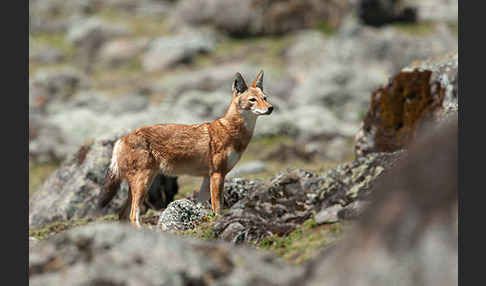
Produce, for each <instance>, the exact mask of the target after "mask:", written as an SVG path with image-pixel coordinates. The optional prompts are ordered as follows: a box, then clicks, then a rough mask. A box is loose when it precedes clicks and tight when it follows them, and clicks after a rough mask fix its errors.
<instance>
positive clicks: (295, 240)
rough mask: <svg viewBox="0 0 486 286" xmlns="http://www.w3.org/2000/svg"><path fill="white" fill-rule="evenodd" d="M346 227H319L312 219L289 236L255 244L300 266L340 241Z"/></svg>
mask: <svg viewBox="0 0 486 286" xmlns="http://www.w3.org/2000/svg"><path fill="white" fill-rule="evenodd" d="M345 227H347V226H346V225H344V224H342V223H335V224H331V225H318V224H317V223H316V222H315V220H314V218H311V219H309V220H307V221H305V222H304V223H303V224H302V225H301V226H300V227H299V228H297V229H296V230H294V231H293V232H291V233H290V234H288V235H287V236H278V235H272V236H268V237H265V238H264V239H263V240H261V241H260V242H259V243H254V242H253V244H255V245H256V246H257V247H258V248H260V249H264V250H267V251H271V252H273V253H275V254H277V255H279V256H281V257H283V258H284V259H286V260H288V261H289V262H291V263H295V264H298V263H301V262H303V261H306V260H308V259H310V258H312V257H315V255H317V254H318V253H320V252H322V251H324V250H325V249H326V248H327V247H329V246H330V245H331V244H332V243H333V242H335V241H337V240H338V239H340V238H341V236H342V233H343V228H345Z"/></svg>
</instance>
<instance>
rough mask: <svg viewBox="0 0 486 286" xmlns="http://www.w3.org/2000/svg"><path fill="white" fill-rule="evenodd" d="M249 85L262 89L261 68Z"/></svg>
mask: <svg viewBox="0 0 486 286" xmlns="http://www.w3.org/2000/svg"><path fill="white" fill-rule="evenodd" d="M251 87H258V88H260V89H261V91H263V70H261V71H260V72H259V73H258V75H257V77H256V79H255V81H254V82H253V83H252V85H251Z"/></svg>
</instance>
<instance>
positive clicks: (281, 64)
mask: <svg viewBox="0 0 486 286" xmlns="http://www.w3.org/2000/svg"><path fill="white" fill-rule="evenodd" d="M292 41H293V37H292V36H280V37H277V36H271V37H268V36H267V37H253V38H244V39H234V38H227V39H225V40H223V41H221V42H220V43H219V44H218V45H217V46H216V48H215V50H214V51H213V52H212V53H209V54H205V55H200V56H198V57H196V59H195V61H194V64H195V65H196V66H199V67H203V66H211V65H214V64H221V62H231V61H235V60H241V61H245V62H247V63H250V64H253V65H257V66H262V67H263V66H265V67H267V70H268V68H271V69H272V71H273V73H274V74H283V72H284V71H285V60H284V57H283V52H284V50H285V48H286V47H287V46H288V45H289V44H290V43H291V42H292Z"/></svg>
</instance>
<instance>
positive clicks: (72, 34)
mask: <svg viewBox="0 0 486 286" xmlns="http://www.w3.org/2000/svg"><path fill="white" fill-rule="evenodd" d="M130 33H131V31H130V28H129V26H126V25H120V24H111V23H109V22H106V21H104V20H102V19H100V18H96V17H91V18H87V19H86V18H83V19H81V20H79V21H75V22H73V23H72V25H71V26H70V28H69V30H68V31H67V35H66V40H67V41H68V42H70V43H72V44H73V45H75V46H76V48H77V49H76V51H77V58H76V59H77V60H78V62H79V64H80V65H82V66H83V68H84V69H85V70H87V71H90V70H91V68H92V65H93V63H94V62H95V60H96V58H97V55H98V53H99V49H100V48H101V46H102V45H103V44H104V43H105V42H106V41H108V40H109V39H112V38H115V37H121V36H127V35H129V34H130Z"/></svg>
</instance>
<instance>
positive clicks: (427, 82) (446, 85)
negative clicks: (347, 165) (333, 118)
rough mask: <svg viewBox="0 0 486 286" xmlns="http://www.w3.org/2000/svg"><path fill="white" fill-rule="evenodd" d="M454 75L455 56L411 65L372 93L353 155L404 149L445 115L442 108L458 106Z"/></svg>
mask: <svg viewBox="0 0 486 286" xmlns="http://www.w3.org/2000/svg"><path fill="white" fill-rule="evenodd" d="M457 71H458V54H457V52H455V53H450V54H447V55H444V56H442V57H439V58H437V59H436V60H427V61H423V62H417V63H413V64H411V65H410V66H408V67H405V68H404V69H403V70H402V71H401V72H400V73H398V74H396V75H395V76H394V77H393V78H392V79H390V81H389V83H388V84H387V85H385V86H383V87H380V88H378V89H376V90H375V91H374V92H373V93H372V95H371V104H370V107H369V110H368V112H367V114H366V116H365V118H364V120H363V123H362V124H361V128H360V129H359V131H358V132H357V134H356V136H355V142H356V143H355V153H356V155H357V156H362V155H364V154H368V153H371V152H392V151H395V150H398V149H402V148H407V146H408V144H410V143H411V142H413V140H414V139H415V138H416V136H417V133H418V132H420V130H422V129H423V126H424V125H425V124H431V122H433V121H438V119H437V118H440V115H444V114H449V113H448V112H446V113H444V111H443V110H444V108H448V106H454V105H456V106H457V102H458V96H459V94H458V91H457V90H458V89H457V86H458V78H457V76H458V73H457ZM448 110H451V111H453V110H454V109H448ZM452 113H454V112H452ZM439 121H440V120H439Z"/></svg>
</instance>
